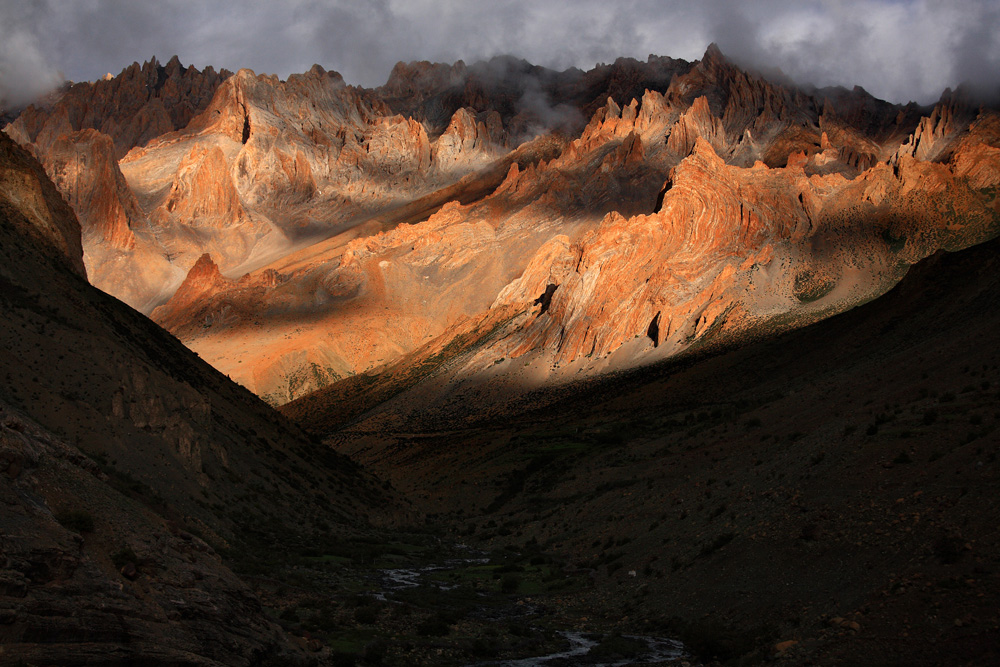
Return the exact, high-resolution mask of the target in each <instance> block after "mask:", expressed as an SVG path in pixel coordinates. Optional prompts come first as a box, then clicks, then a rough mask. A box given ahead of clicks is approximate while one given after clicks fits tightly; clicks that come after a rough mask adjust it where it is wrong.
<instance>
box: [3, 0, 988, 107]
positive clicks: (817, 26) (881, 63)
mask: <svg viewBox="0 0 1000 667" xmlns="http://www.w3.org/2000/svg"><path fill="white" fill-rule="evenodd" d="M711 42H716V43H717V44H718V45H719V47H720V48H721V49H722V51H723V53H725V54H726V55H727V56H729V57H730V58H732V59H733V60H735V61H736V62H737V63H739V64H741V65H743V66H746V67H753V68H756V69H760V70H762V71H772V70H775V69H779V70H781V71H782V72H783V73H784V74H785V75H787V76H788V77H790V78H791V79H792V80H794V81H796V82H799V83H801V84H807V85H815V86H828V85H843V86H847V87H851V86H854V85H860V86H862V87H864V88H865V89H867V90H868V91H869V92H870V93H872V94H874V95H876V96H878V97H881V98H883V99H887V100H890V101H893V102H907V101H910V100H914V101H918V102H920V103H930V102H933V101H934V100H936V99H937V98H938V97H939V96H940V94H941V92H942V91H943V90H944V89H945V88H946V87H954V86H956V85H958V84H959V83H961V82H969V83H971V84H973V85H974V86H976V87H978V88H980V89H983V90H984V91H985V92H987V94H991V95H992V94H994V93H996V92H997V90H998V89H1000V1H998V0H797V1H794V2H790V1H787V0H757V1H751V0H744V1H742V2H740V1H734V0H701V1H697V0H551V1H549V0H488V1H476V2H473V1H459V0H367V1H366V0H228V1H222V2H211V3H209V2H204V1H197V0H155V1H154V0H0V101H4V102H5V104H6V105H9V106H14V105H17V104H23V103H26V102H27V101H30V100H31V99H32V98H34V97H36V96H38V95H39V94H41V93H44V92H45V91H47V90H49V89H51V88H53V87H55V86H57V85H59V83H61V82H62V81H63V80H64V79H69V80H73V81H87V80H93V79H96V78H98V77H100V76H102V75H104V74H105V73H106V72H110V73H112V74H117V73H118V72H120V71H121V70H122V69H123V68H125V67H126V66H128V65H129V64H131V63H132V62H133V61H137V62H143V61H145V60H148V59H149V58H150V57H152V56H153V55H156V56H157V57H158V58H159V60H160V61H161V62H163V63H165V62H166V61H167V60H168V59H169V58H170V57H171V56H172V55H174V54H176V55H178V56H179V57H180V59H181V62H182V63H183V64H185V65H189V64H194V65H195V66H197V67H199V68H202V67H205V66H206V65H212V66H214V67H216V68H217V69H218V68H222V67H225V68H228V69H230V70H233V71H235V70H237V69H239V68H241V67H249V68H251V69H253V70H255V71H256V72H258V73H269V74H277V75H278V76H279V77H282V78H284V77H286V76H288V74H291V73H294V72H303V71H305V70H307V69H308V68H309V67H310V66H311V65H312V64H313V63H319V64H320V65H322V66H323V67H325V68H326V69H329V70H336V71H338V72H340V73H341V74H342V75H343V76H344V78H345V80H346V81H347V82H348V83H353V84H360V85H365V86H376V85H379V84H381V83H384V82H385V80H386V78H387V77H388V74H389V71H390V70H391V69H392V66H393V65H394V64H395V63H396V62H397V61H400V60H403V61H410V60H431V61H438V62H449V63H450V62H454V61H455V60H458V59H463V60H465V61H466V62H467V63H472V62H474V61H476V60H480V59H485V58H489V57H491V56H495V55H503V54H510V55H515V56H518V57H521V58H525V59H526V60H529V61H530V62H532V63H535V64H538V65H546V66H549V67H556V68H560V69H563V68H566V67H571V66H576V67H580V68H582V69H588V68H591V67H593V66H594V65H595V64H597V63H601V62H612V61H614V60H615V58H617V57H619V56H629V57H634V58H639V59H642V60H645V58H646V57H647V56H648V55H649V54H656V55H665V56H672V57H675V58H684V59H685V60H696V59H699V58H700V57H701V56H702V55H703V54H704V52H705V48H706V47H707V46H708V44H710V43H711Z"/></svg>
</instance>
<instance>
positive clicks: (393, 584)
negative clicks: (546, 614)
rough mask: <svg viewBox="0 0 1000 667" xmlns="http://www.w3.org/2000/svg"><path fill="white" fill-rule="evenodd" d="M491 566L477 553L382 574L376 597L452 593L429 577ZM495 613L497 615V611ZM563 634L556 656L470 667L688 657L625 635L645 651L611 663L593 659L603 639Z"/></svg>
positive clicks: (618, 664) (670, 646)
mask: <svg viewBox="0 0 1000 667" xmlns="http://www.w3.org/2000/svg"><path fill="white" fill-rule="evenodd" d="M489 562H490V559H489V558H488V557H486V555H485V554H479V553H477V554H476V555H475V557H470V558H454V559H449V560H446V561H443V562H441V563H440V564H435V565H428V566H424V567H414V568H394V569H386V570H379V584H380V586H381V589H382V592H380V593H377V594H375V597H376V598H378V599H380V600H383V601H391V595H392V593H393V592H395V591H401V590H405V589H408V588H416V587H418V586H424V585H433V586H435V587H437V588H438V589H440V590H443V591H447V590H451V589H453V588H455V587H456V584H451V583H448V582H446V581H441V580H438V579H428V578H427V575H429V574H431V573H437V572H448V571H451V570H455V569H457V568H460V567H465V566H468V565H485V564H486V563H489ZM512 606H514V607H516V610H514V609H512V610H509V611H508V612H507V613H506V614H503V616H505V617H507V618H512V617H515V616H521V615H524V614H525V613H528V612H531V611H533V610H534V605H523V604H521V605H512ZM479 611H482V612H486V611H487V610H486V608H485V607H484V608H483V609H481V610H479ZM493 613H496V612H495V610H494V611H493ZM490 615H492V614H490ZM559 634H560V635H562V636H563V637H564V638H565V639H566V641H567V642H568V643H569V647H568V648H566V649H563V650H561V651H558V652H556V653H550V654H547V655H540V656H535V657H530V658H520V659H517V660H486V661H481V662H474V663H470V664H469V666H468V667H573V666H575V665H586V666H587V667H622V666H624V665H643V664H647V665H649V664H657V663H661V662H666V661H669V660H676V659H679V658H682V657H684V646H683V645H682V644H681V643H680V642H678V641H676V640H673V639H667V638H664V637H648V636H641V635H623V637H624V638H625V639H629V640H634V641H636V642H642V643H645V644H646V649H645V651H640V652H639V653H638V655H635V656H634V657H631V658H629V659H620V660H614V661H610V662H608V661H602V660H601V659H600V658H596V657H592V656H590V655H589V654H590V652H591V651H592V650H593V649H594V648H595V647H597V646H599V645H600V643H601V639H602V637H601V635H595V634H591V633H585V632H579V631H572V630H567V631H562V632H560V633H559Z"/></svg>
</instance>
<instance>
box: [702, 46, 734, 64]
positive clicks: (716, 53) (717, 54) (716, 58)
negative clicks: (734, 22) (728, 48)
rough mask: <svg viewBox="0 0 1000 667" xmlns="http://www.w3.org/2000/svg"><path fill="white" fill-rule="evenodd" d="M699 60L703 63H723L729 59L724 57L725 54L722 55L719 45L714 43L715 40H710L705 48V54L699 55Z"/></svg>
mask: <svg viewBox="0 0 1000 667" xmlns="http://www.w3.org/2000/svg"><path fill="white" fill-rule="evenodd" d="M701 62H702V63H703V64H709V63H713V64H715V63H718V64H723V63H728V62H729V60H728V59H727V58H726V56H725V55H723V53H722V50H721V49H720V48H719V45H718V44H716V43H715V42H712V43H711V44H709V45H708V48H707V49H705V55H703V56H702V57H701Z"/></svg>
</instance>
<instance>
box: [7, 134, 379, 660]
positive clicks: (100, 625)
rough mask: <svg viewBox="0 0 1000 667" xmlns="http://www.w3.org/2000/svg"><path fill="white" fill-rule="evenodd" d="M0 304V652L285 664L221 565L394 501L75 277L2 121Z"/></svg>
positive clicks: (28, 163)
mask: <svg viewBox="0 0 1000 667" xmlns="http://www.w3.org/2000/svg"><path fill="white" fill-rule="evenodd" d="M0 313H2V315H0V374H2V377H3V383H2V384H0V498H2V505H0V507H2V509H0V663H3V664H11V663H16V662H17V661H19V660H20V661H23V663H25V664H59V665H76V664H102V665H107V664H144V665H145V664H148V665H160V664H163V665H187V664H191V665H210V664H211V665H214V664H227V665H241V664H257V663H259V662H260V661H261V660H262V659H264V658H265V657H267V656H284V657H282V658H281V660H282V661H293V660H294V658H295V656H294V655H293V654H291V653H288V652H289V651H290V650H291V649H290V648H289V646H288V642H287V639H286V638H285V637H284V635H283V633H281V632H280V630H279V629H278V628H277V626H275V625H274V624H272V623H271V622H270V621H269V620H268V619H267V618H266V617H265V615H264V613H263V609H262V607H261V604H260V602H259V600H258V599H257V598H256V597H255V596H254V595H253V594H252V593H251V591H250V589H249V588H248V587H247V586H246V584H244V583H243V582H242V581H241V580H240V579H238V578H237V577H236V576H235V575H234V574H233V573H232V571H231V570H230V569H229V567H228V566H229V564H230V563H232V562H233V561H234V560H235V561H236V562H240V563H245V562H247V561H252V560H253V559H254V558H255V557H257V555H259V554H266V553H267V552H269V551H270V550H272V549H280V548H291V549H294V548H295V546H296V545H297V544H309V543H315V542H319V541H325V542H329V541H331V539H336V538H338V537H344V536H349V535H355V534H357V533H358V531H361V530H364V529H365V527H366V526H368V525H369V521H372V520H374V521H386V520H390V519H392V518H393V517H394V515H395V513H396V512H397V508H398V505H397V504H395V502H394V501H392V500H391V499H390V498H389V497H388V496H387V494H386V493H385V491H383V489H382V487H381V486H380V485H378V484H376V482H375V480H374V479H373V478H371V477H369V476H366V475H364V474H363V473H362V472H361V471H360V470H359V469H358V468H357V467H356V466H354V465H353V464H351V463H350V462H349V461H347V460H346V459H344V458H343V457H341V456H339V455H336V454H334V453H332V452H330V451H329V450H328V449H327V448H326V447H324V446H322V445H319V444H317V443H314V442H312V441H310V440H309V439H308V438H307V437H306V436H305V435H304V434H303V433H302V432H301V431H299V430H298V428H297V427H295V426H294V425H292V424H291V423H289V422H287V421H286V420H285V419H283V418H282V417H281V416H280V415H278V414H277V413H275V412H274V411H272V410H271V409H270V408H268V407H267V406H266V405H265V404H264V403H262V402H261V401H260V400H259V399H257V398H256V397H254V396H253V395H251V394H250V393H249V392H247V391H245V390H244V389H242V388H241V387H238V386H237V385H235V384H234V383H232V382H230V381H229V380H228V379H227V378H226V377H225V376H223V375H221V374H220V373H218V372H217V371H215V370H214V369H212V368H211V367H210V366H208V365H207V364H205V363H204V362H202V361H201V360H199V359H198V358H197V357H196V356H195V355H194V354H193V353H191V352H190V351H188V350H187V349H186V348H185V347H184V346H183V345H181V344H180V343H179V342H178V341H177V340H176V339H174V338H173V337H172V336H170V335H169V334H166V333H165V332H164V331H162V330H161V329H159V328H158V327H157V326H155V325H154V324H152V323H151V322H150V321H149V320H147V319H146V318H145V317H143V316H141V315H139V314H138V313H136V312H135V311H133V310H131V309H130V308H128V307H127V306H125V305H123V304H122V303H120V302H118V301H117V300H115V299H114V298H111V297H109V296H107V295H105V294H103V293H101V292H99V291H98V290H97V289H95V288H93V287H91V286H90V285H88V284H87V282H86V279H85V275H84V268H83V262H82V251H81V248H80V229H79V225H78V224H77V222H76V218H75V216H74V215H73V213H72V211H71V210H70V209H69V207H68V206H67V205H66V203H65V202H64V201H63V200H62V198H61V197H60V195H59V194H58V193H57V192H56V190H55V188H54V187H53V186H52V184H51V182H49V180H48V178H47V177H46V176H45V175H44V172H43V171H42V170H41V167H39V166H38V164H37V163H36V162H34V160H33V159H32V158H31V157H30V156H29V155H28V154H27V153H26V152H25V151H23V150H22V149H20V148H19V147H17V146H16V145H15V144H13V142H12V141H11V140H10V139H8V138H7V137H6V135H2V134H0ZM217 552H223V553H225V554H227V555H228V556H229V557H230V559H227V560H226V561H224V560H223V559H222V558H221V557H220V555H219V553H217Z"/></svg>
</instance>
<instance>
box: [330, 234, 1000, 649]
mask: <svg viewBox="0 0 1000 667" xmlns="http://www.w3.org/2000/svg"><path fill="white" fill-rule="evenodd" d="M998 303H1000V243H998V242H997V241H992V242H989V243H986V244H983V245H980V246H977V247H974V248H971V249H968V250H964V251H962V252H958V253H954V254H948V253H938V254H936V255H934V256H932V257H930V258H928V259H926V260H924V261H923V262H921V263H920V264H918V265H916V266H914V267H913V268H912V269H911V270H910V272H909V274H908V275H907V276H906V278H905V279H904V280H903V281H902V283H900V284H899V285H898V286H897V287H896V288H894V289H893V290H892V291H891V292H890V293H888V294H887V295H885V296H884V297H882V298H880V299H878V300H876V301H873V302H870V303H868V304H866V305H864V306H861V307H859V308H857V309H855V310H852V311H850V312H847V313H845V314H842V315H840V316H837V317H834V318H831V319H829V320H826V321H824V322H821V323H819V324H816V325H814V326H811V327H808V328H806V329H803V330H799V331H796V332H793V333H790V334H787V335H783V336H781V337H779V338H776V339H772V340H768V341H764V342H757V343H752V344H748V345H746V346H744V347H741V348H739V349H733V350H730V351H726V352H722V353H715V354H712V355H708V354H706V355H703V356H702V357H700V358H699V357H696V356H694V355H688V356H687V357H685V358H681V359H678V360H675V361H674V362H672V363H669V364H667V365H662V366H658V367H655V368H650V369H646V370H644V371H641V372H637V373H632V374H629V375H623V376H619V377H617V378H613V379H611V380H607V381H605V382H603V383H600V384H587V385H581V386H579V387H568V388H563V389H561V390H547V391H546V392H544V393H536V394H534V395H530V394H529V395H527V396H526V397H522V399H521V400H520V401H517V402H516V403H515V404H517V405H521V406H525V405H528V406H530V405H531V403H532V401H536V405H541V406H544V407H541V408H538V409H535V410H532V409H530V407H529V408H523V407H522V408H519V409H517V410H512V411H510V412H509V413H508V414H506V415H504V416H503V418H501V419H497V418H486V417H483V416H484V415H489V414H490V411H491V410H493V409H495V407H496V406H495V405H493V406H491V405H486V404H484V403H482V402H479V403H477V402H474V401H470V400H463V391H465V390H463V389H462V387H467V386H469V385H464V384H460V385H458V386H459V389H458V390H457V391H456V394H455V396H454V397H453V400H452V401H450V403H449V404H448V405H449V406H450V407H449V409H439V410H436V411H434V412H433V413H428V414H426V415H425V416H424V419H422V420H421V422H420V424H421V426H420V427H419V428H420V430H419V431H418V432H408V433H384V432H383V433H375V432H371V431H367V432H364V431H362V430H361V429H362V427H363V425H369V426H370V425H373V424H378V422H379V420H378V415H379V413H380V411H381V410H384V411H387V412H388V413H391V412H392V411H393V410H394V409H397V408H398V406H399V403H400V401H408V402H412V403H414V404H417V403H419V401H420V400H421V394H420V391H421V386H420V385H417V387H416V388H413V389H410V390H409V391H408V392H406V393H404V394H403V395H401V396H397V397H396V398H395V399H393V401H391V402H389V403H387V404H386V405H385V406H381V407H378V408H375V410H373V411H370V412H368V413H367V414H366V415H365V416H364V417H363V418H362V419H361V420H358V421H357V422H355V424H357V426H354V427H351V426H347V427H345V428H343V429H342V430H341V431H340V432H339V433H337V434H335V435H334V436H333V441H334V442H335V443H336V444H337V446H338V447H339V448H340V449H341V450H342V451H345V452H349V453H352V454H353V455H355V456H357V457H358V458H359V459H360V460H362V461H364V462H366V463H368V464H370V465H371V466H373V467H374V468H375V469H377V470H379V471H381V472H383V473H385V474H386V475H388V476H389V477H390V478H391V479H392V480H393V482H394V483H396V484H397V486H399V487H401V488H402V489H403V490H404V491H406V492H408V493H409V494H410V495H411V496H412V497H414V498H415V499H419V502H420V503H421V504H422V509H424V510H426V511H427V512H429V513H440V518H441V520H442V521H443V522H444V523H446V524H448V525H450V526H452V528H453V530H455V531H456V532H458V533H461V534H463V535H465V536H466V537H465V538H466V539H471V540H473V541H474V542H477V543H480V544H482V545H489V546H491V547H496V546H498V545H503V544H508V545H515V546H517V547H518V548H522V549H528V548H535V549H537V548H541V549H543V550H544V551H545V552H547V553H550V554H553V555H554V556H555V557H558V558H561V559H564V560H565V561H566V562H568V563H569V564H571V566H573V567H576V568H577V570H576V571H577V572H581V571H590V572H592V574H591V577H592V580H593V584H594V586H593V587H590V586H588V587H584V588H581V589H579V592H576V593H573V592H561V593H559V594H556V595H555V596H552V597H551V598H550V599H549V600H548V603H549V604H552V605H553V606H555V607H557V608H560V609H562V610H564V611H565V613H566V616H567V617H570V618H582V617H586V618H587V619H589V620H587V621H579V623H580V624H581V625H582V626H587V625H588V623H594V622H595V619H596V618H599V617H604V618H607V619H612V621H611V622H613V623H615V624H618V626H619V627H620V628H621V629H622V630H626V631H633V632H635V631H638V630H642V631H644V632H649V631H650V630H651V629H653V630H657V631H661V632H675V633H679V634H681V635H682V636H683V637H685V638H686V639H687V640H688V641H689V644H690V647H691V648H692V649H693V650H695V651H698V652H701V653H702V654H703V655H704V656H706V657H711V656H713V655H714V656H718V657H719V658H722V659H725V658H733V659H735V658H737V657H738V656H740V655H747V656H752V657H756V658H761V659H762V658H766V657H769V656H771V655H773V654H774V653H775V651H776V649H775V645H776V644H777V643H778V642H782V641H795V642H798V643H797V644H795V645H793V646H791V648H786V650H785V652H784V655H785V656H786V657H788V658H790V659H791V660H792V661H793V662H796V663H805V662H809V661H815V663H816V664H907V665H917V664H923V665H932V664H933V665H937V664H995V663H996V661H997V660H998V659H1000V655H998V648H997V647H998V646H1000V612H998V609H1000V605H998V602H1000V572H998V568H1000V543H998V542H1000V535H998V533H997V528H996V527H997V525H1000V508H998V507H997V504H996V502H995V499H996V498H997V493H998V490H1000V476H998V473H1000V462H998V460H997V454H998V450H1000V435H998V434H1000V431H998V426H1000V400H998V399H1000V349H998V347H997V346H996V341H997V333H998V331H1000V312H998V310H997V308H996V305H997V304H998ZM457 365H458V364H456V366H457ZM470 384H472V385H474V383H470ZM477 392H478V393H477ZM554 393H555V394H557V395H554ZM482 395H483V392H482V390H481V387H480V388H478V389H477V388H476V387H475V386H472V387H471V388H469V389H467V391H466V397H468V396H480V397H481V396H482ZM394 406H395V407H394ZM477 419H478V421H477ZM469 423H472V424H473V425H472V426H470V427H468V428H461V429H458V430H457V429H456V425H458V424H469ZM536 541H537V544H536ZM783 646H787V645H783Z"/></svg>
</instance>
